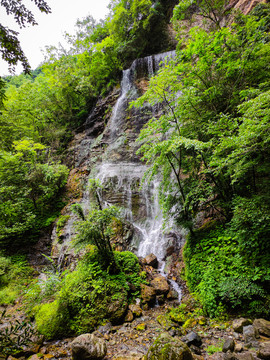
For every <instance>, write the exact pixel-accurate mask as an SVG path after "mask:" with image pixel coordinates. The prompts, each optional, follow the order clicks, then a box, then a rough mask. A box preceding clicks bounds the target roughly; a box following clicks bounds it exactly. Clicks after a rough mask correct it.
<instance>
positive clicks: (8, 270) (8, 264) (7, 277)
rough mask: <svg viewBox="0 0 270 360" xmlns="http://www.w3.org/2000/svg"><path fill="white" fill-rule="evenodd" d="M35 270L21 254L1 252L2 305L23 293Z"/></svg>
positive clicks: (0, 302)
mask: <svg viewBox="0 0 270 360" xmlns="http://www.w3.org/2000/svg"><path fill="white" fill-rule="evenodd" d="M32 274H33V270H32V269H31V268H30V267H29V265H28V263H27V261H26V259H25V258H24V257H23V256H20V255H13V256H11V257H7V256H4V255H2V254H0V305H9V304H12V303H14V301H15V300H16V299H17V298H18V297H19V296H20V295H22V293H23V292H24V291H25V290H26V285H27V284H28V283H29V282H30V279H31V276H32Z"/></svg>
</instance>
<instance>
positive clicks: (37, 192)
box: [0, 140, 67, 246]
mask: <svg viewBox="0 0 270 360" xmlns="http://www.w3.org/2000/svg"><path fill="white" fill-rule="evenodd" d="M66 179H67V168H66V167H65V166H64V165H60V164H56V163H54V162H53V161H51V160H50V159H49V158H48V155H47V154H46V147H45V146H44V145H42V144H40V143H34V142H33V141H30V140H22V141H19V142H15V144H14V150H13V152H12V153H7V152H3V153H2V154H1V157H0V182H1V187H0V200H1V205H0V214H1V215H0V244H1V246H3V245H6V244H8V243H10V242H11V241H13V244H16V245H18V241H21V240H22V237H23V235H25V234H26V233H27V232H28V231H35V230H38V229H39V228H40V227H42V226H44V225H47V219H49V218H50V221H53V220H54V219H55V218H52V215H53V214H55V211H57V210H58V209H59V207H57V206H55V205H56V204H57V202H54V206H53V207H54V210H52V200H53V199H54V200H56V199H57V196H59V194H60V191H61V189H62V188H63V186H64V185H65V183H66ZM59 205H60V206H61V205H62V203H59V204H58V206H59ZM55 217H56V214H55Z"/></svg>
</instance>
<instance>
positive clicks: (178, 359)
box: [145, 333, 193, 360]
mask: <svg viewBox="0 0 270 360" xmlns="http://www.w3.org/2000/svg"><path fill="white" fill-rule="evenodd" d="M171 359H173V360H193V358H192V354H191V351H190V350H189V347H188V346H187V344H185V343H184V342H182V341H181V340H179V339H177V338H173V337H172V336H170V335H169V334H167V333H163V334H161V335H160V336H159V337H158V338H157V339H156V340H155V341H154V343H153V345H151V346H150V348H149V350H148V352H147V354H146V356H145V360H171Z"/></svg>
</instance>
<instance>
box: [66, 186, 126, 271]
mask: <svg viewBox="0 0 270 360" xmlns="http://www.w3.org/2000/svg"><path fill="white" fill-rule="evenodd" d="M101 187H102V186H101V184H100V183H99V182H98V181H97V180H94V179H90V181H89V190H90V192H91V193H92V195H93V197H94V199H93V204H92V205H93V206H92V209H90V211H89V213H88V214H87V215H85V214H84V212H83V209H82V207H81V205H80V204H74V205H72V210H73V212H75V213H76V214H77V215H78V216H79V218H80V220H81V221H80V222H79V223H78V225H77V231H78V234H77V236H76V238H75V243H76V245H77V246H79V247H81V246H85V245H89V244H91V245H95V246H96V248H97V251H98V254H99V256H100V261H101V263H102V264H101V265H103V266H104V267H105V269H108V270H109V272H110V273H116V272H118V270H119V269H118V267H117V264H116V261H115V258H114V253H113V250H112V246H111V243H110V239H111V237H112V236H113V235H114V233H115V229H114V222H115V220H116V219H117V218H119V216H120V210H119V208H117V207H115V206H110V207H108V208H104V209H102V205H101V202H100V199H99V194H98V190H99V189H101Z"/></svg>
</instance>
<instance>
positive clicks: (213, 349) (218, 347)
mask: <svg viewBox="0 0 270 360" xmlns="http://www.w3.org/2000/svg"><path fill="white" fill-rule="evenodd" d="M222 347H223V341H219V342H218V343H216V344H214V345H208V346H207V348H206V349H205V351H206V352H207V354H209V355H212V354H214V353H216V352H221V351H222Z"/></svg>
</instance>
